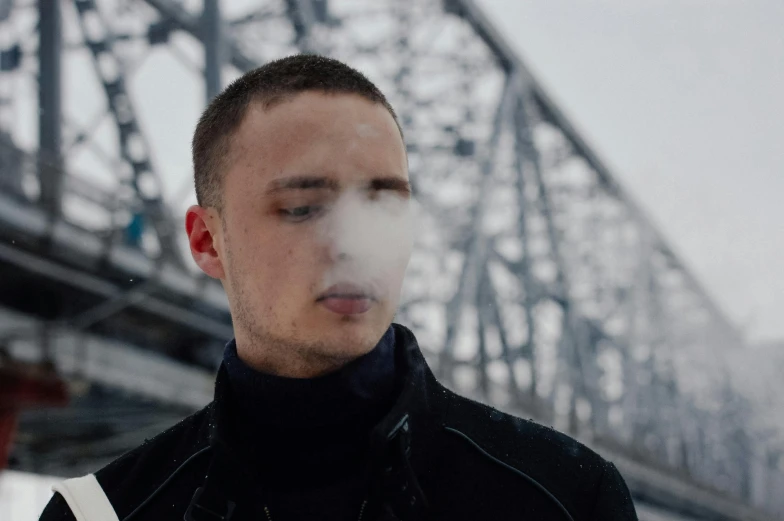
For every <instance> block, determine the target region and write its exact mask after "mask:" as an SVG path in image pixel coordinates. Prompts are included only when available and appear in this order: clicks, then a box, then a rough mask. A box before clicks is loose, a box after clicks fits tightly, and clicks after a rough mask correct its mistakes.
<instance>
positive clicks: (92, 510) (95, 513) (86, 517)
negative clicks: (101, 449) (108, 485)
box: [52, 474, 120, 521]
mask: <svg viewBox="0 0 784 521" xmlns="http://www.w3.org/2000/svg"><path fill="white" fill-rule="evenodd" d="M52 490H53V491H55V492H59V493H60V495H62V496H63V498H64V499H65V501H66V502H67V503H68V506H69V507H71V512H73V515H74V517H76V521H120V520H119V518H118V517H117V514H116V513H115V512H114V507H112V504H111V503H110V502H109V498H107V497H106V494H105V493H104V491H103V489H102V488H101V485H100V483H98V480H97V479H95V474H87V475H86V476H82V477H81V478H73V479H66V480H65V481H61V482H60V483H57V484H55V485H53V486H52Z"/></svg>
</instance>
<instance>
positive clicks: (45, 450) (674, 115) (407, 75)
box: [0, 0, 784, 521]
mask: <svg viewBox="0 0 784 521" xmlns="http://www.w3.org/2000/svg"><path fill="white" fill-rule="evenodd" d="M782 27H784V4H782V3H781V2H779V1H778V0H767V1H766V0H750V1H747V2H740V1H737V0H711V1H708V0H640V1H636V2H628V1H625V0H624V1H622V0H591V1H585V2H574V1H567V0H528V1H524V0H520V1H515V0H506V1H503V0H373V1H370V0H203V1H190V0H187V1H185V0H61V1H59V2H58V1H56V0H38V1H37V2H35V1H31V0H0V468H4V470H0V519H2V520H6V519H12V520H14V521H16V520H17V519H19V520H21V519H37V516H38V514H39V513H40V511H41V509H42V508H43V506H44V505H45V504H46V502H47V501H48V498H49V497H50V495H51V492H50V491H49V486H50V484H51V483H53V482H54V481H57V480H58V479H62V478H64V477H73V476H77V475H81V474H84V473H88V472H93V471H95V470H97V469H98V468H100V467H101V466H103V465H105V464H106V463H108V462H109V461H111V460H113V459H114V458H116V457H118V456H119V455H121V454H122V453H124V452H125V451H127V450H129V449H131V448H133V447H135V446H137V445H138V444H140V443H142V442H143V441H144V440H145V439H147V438H150V437H152V436H154V435H155V434H157V433H159V432H161V431H162V430H164V429H165V428H166V427H168V426H170V425H172V424H174V423H176V422H177V421H178V420H179V419H181V418H183V417H184V416H186V415H188V414H190V413H192V412H194V411H195V410H197V409H198V408H201V407H202V406H204V405H205V404H206V403H208V402H209V401H210V400H211V398H212V386H213V381H214V380H213V379H214V374H215V370H216V368H217V365H218V363H219V362H220V359H221V356H222V350H223V346H224V344H225V343H226V342H227V341H228V340H229V339H230V338H231V337H232V328H231V321H230V317H229V313H228V307H227V303H226V300H225V296H224V295H223V292H222V289H221V287H220V284H218V283H217V282H216V281H214V280H211V279H209V278H207V277H206V276H204V275H203V274H202V273H200V272H199V271H198V269H197V268H196V267H195V265H194V264H193V262H192V260H191V259H190V256H189V255H188V254H187V243H186V238H185V233H184V229H183V216H184V210H185V208H186V207H187V206H188V205H190V204H192V203H194V202H195V195H194V193H193V182H192V169H191V163H190V138H191V135H192V132H193V129H194V127H195V124H196V121H197V119H198V117H199V114H200V111H201V110H202V109H203V108H204V106H205V104H206V103H207V101H208V100H209V99H210V98H211V97H212V96H214V95H215V94H216V93H217V92H219V91H220V90H221V89H222V88H223V87H225V86H226V85H227V84H228V83H229V82H230V81H231V80H232V79H234V78H236V77H238V76H239V75H240V74H242V73H243V72H244V71H247V70H250V69H252V68H254V67H256V66H259V65H261V64H263V63H265V62H266V61H269V60H271V59H274V58H278V57H282V56H285V55H289V54H293V53H296V52H317V53H321V54H325V55H329V56H332V57H335V58H338V59H341V60H344V61H345V62H347V63H348V64H349V65H351V66H354V67H356V68H358V69H359V70H361V71H362V72H364V73H365V74H366V75H367V76H368V77H369V78H370V79H371V80H372V81H374V82H375V83H376V84H377V85H378V86H379V87H380V88H381V89H382V91H384V92H385V94H386V95H387V96H388V97H389V98H390V101H391V102H392V104H393V106H394V107H395V109H396V111H397V112H398V114H399V115H400V118H401V123H402V125H403V128H404V131H405V133H406V137H407V141H408V143H407V146H408V152H409V157H410V167H411V179H412V184H413V185H414V190H415V198H416V199H417V201H418V202H419V204H420V205H421V208H422V209H423V210H424V212H422V215H423V217H422V219H423V222H422V223H421V227H420V233H419V236H418V237H417V242H416V247H415V254H414V256H413V258H412V261H411V264H410V266H409V270H408V273H407V278H406V283H405V286H404V295H403V301H402V304H401V308H400V311H399V313H398V316H397V317H396V322H399V323H402V324H404V325H407V326H408V327H410V328H412V329H413V330H414V332H415V333H416V335H417V338H418V339H419V343H420V345H421V346H422V348H423V351H424V353H425V356H426V358H427V360H428V363H429V364H430V366H431V368H433V370H434V372H435V373H436V376H437V377H438V378H439V379H440V380H441V381H442V382H443V383H444V384H445V385H447V386H448V387H450V388H453V389H455V390H456V391H458V392H460V393H461V394H464V395H466V396H470V397H472V398H474V399H477V400H480V401H483V402H486V403H489V404H492V405H493V406H495V407H497V408H499V409H501V410H504V411H508V412H511V413H513V414H516V415H519V416H522V417H526V418H533V419H535V420H536V421H539V422H541V423H544V424H546V425H552V426H554V427H555V428H557V429H559V430H562V431H564V432H567V433H569V434H571V435H572V436H575V437H577V438H578V439H580V440H581V441H583V442H585V443H587V444H588V445H589V446H591V447H592V448H593V449H594V450H596V451H598V452H599V453H600V454H602V455H604V456H605V457H607V458H608V459H610V460H612V461H613V462H615V464H616V465H617V466H618V468H619V469H620V471H621V473H622V474H623V476H624V478H625V479H626V480H627V483H628V484H629V487H630V489H631V491H632V494H633V497H634V499H635V502H636V504H637V507H638V513H639V516H640V519H641V520H643V521H645V520H648V521H660V520H697V519H700V520H701V519H710V520H730V519H732V520H734V519H750V520H773V519H781V518H782V517H783V516H784V494H782V492H784V384H782V383H781V376H782V375H783V374H784V321H783V320H781V318H780V315H781V314H782V313H784V276H782V275H781V268H780V265H781V262H780V257H781V256H782V254H784V205H782V204H781V198H782V196H784V175H783V174H784V172H782V166H784V147H782V146H781V144H780V143H781V141H782V139H784V125H782V121H784V101H783V100H782V96H781V93H782V92H784V31H782V30H781V28H782Z"/></svg>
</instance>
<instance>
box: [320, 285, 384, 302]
mask: <svg viewBox="0 0 784 521" xmlns="http://www.w3.org/2000/svg"><path fill="white" fill-rule="evenodd" d="M327 298H344V299H362V298H366V299H372V298H373V295H372V293H371V292H370V291H368V290H366V289H364V288H362V287H361V286H359V285H357V284H351V283H340V284H335V285H333V286H330V288H329V289H328V290H327V291H325V292H324V293H322V294H321V296H320V297H319V298H318V300H324V299H327Z"/></svg>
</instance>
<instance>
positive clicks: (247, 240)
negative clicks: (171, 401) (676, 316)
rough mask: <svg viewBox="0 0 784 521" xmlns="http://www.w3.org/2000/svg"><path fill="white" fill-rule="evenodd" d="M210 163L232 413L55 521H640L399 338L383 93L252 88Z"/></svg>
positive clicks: (402, 164)
mask: <svg viewBox="0 0 784 521" xmlns="http://www.w3.org/2000/svg"><path fill="white" fill-rule="evenodd" d="M193 161H194V170H195V180H196V192H197V198H198V203H199V204H198V205H197V206H192V207H191V208H189V209H188V211H187V216H186V229H187V232H188V237H189V241H190V248H191V253H192V254H193V258H194V259H195V261H196V263H197V264H198V265H199V266H200V267H201V269H202V270H204V272H205V273H207V274H208V275H209V276H211V277H215V278H217V279H220V280H221V282H222V283H223V286H224V288H225V290H226V294H227V296H228V299H229V304H230V309H231V315H232V318H233V320H234V332H235V339H234V340H232V341H231V342H230V343H229V344H228V345H227V346H226V350H225V353H224V360H223V364H222V365H221V367H220V370H219V372H218V376H217V380H216V386H215V399H214V401H213V402H212V403H210V404H209V405H208V406H207V407H205V408H204V409H202V410H201V411H199V412H198V413H196V414H194V415H193V416H190V417H188V418H186V419H185V420H183V421H182V422H181V423H179V424H178V425H176V426H174V427H172V428H171V429H169V430H168V431H166V432H164V433H162V434H160V435H158V436H157V437H155V438H154V439H152V440H150V441H148V442H146V443H145V444H144V445H142V446H140V447H138V448H137V449H135V450H133V451H131V452H129V453H127V454H125V455H124V456H122V457H121V458H119V459H118V460H116V461H114V462H113V463H111V464H109V465H108V466H106V467H104V468H103V469H101V470H99V471H97V472H96V474H95V478H92V477H91V476H88V477H86V478H78V480H76V481H72V482H66V484H65V485H62V486H59V487H57V490H58V491H59V493H58V494H56V495H55V497H54V498H53V499H52V501H51V502H50V504H49V505H48V506H47V508H46V510H45V511H44V513H43V516H42V517H41V519H42V520H44V521H51V520H56V519H58V520H59V519H74V517H73V516H72V514H71V512H70V510H82V511H86V510H88V509H93V510H96V511H99V510H100V514H96V515H104V516H105V515H108V516H111V513H114V514H116V516H117V519H122V520H124V521H128V520H141V519H156V520H157V519H172V520H174V519H186V520H198V521H201V520H220V519H223V520H229V519H230V520H232V521H245V520H254V521H260V520H264V521H295V520H331V521H344V520H345V521H351V520H358V521H378V520H402V521H415V520H444V521H447V520H448V521H456V520H471V521H476V520H501V519H520V520H523V519H531V520H559V521H561V520H564V521H566V520H574V521H578V520H585V521H589V520H590V521H606V520H633V519H636V516H635V513H634V507H633V505H632V502H631V498H630V495H629V491H628V489H627V487H626V485H625V483H624V481H623V479H622V478H621V476H620V475H619V473H618V471H617V470H616V469H615V467H614V466H613V465H612V464H611V463H609V462H607V461H605V460H603V459H602V458H601V457H599V456H598V455H597V454H595V453H594V452H592V451H591V450H589V449H587V448H586V447H584V446H583V445H580V444H579V443H578V442H576V441H574V440H573V439H571V438H569V437H567V436H565V435H563V434H560V433H558V432H556V431H554V430H552V429H549V428H546V427H543V426H540V425H537V424H535V423H533V422H530V421H526V420H523V419H520V418H516V417H513V416H510V415H506V414H502V413H500V412H499V411H497V410H495V409H493V408H491V407H488V406H485V405H481V404H479V403H477V402H474V401H471V400H468V399H466V398H463V397H461V396H458V395H456V394H454V393H452V392H450V391H449V390H447V389H446V388H444V387H442V386H441V385H440V384H439V383H438V382H437V381H436V380H435V378H434V377H433V374H432V373H431V371H430V369H429V368H428V366H427V364H426V363H425V360H424V358H423V357H422V353H421V352H420V349H419V346H418V345H417V342H416V339H415V338H414V335H413V334H412V333H411V331H409V330H408V329H406V328H405V327H403V326H400V325H398V324H391V322H392V319H393V317H394V314H395V312H396V308H397V305H398V301H399V297H400V289H401V286H402V282H403V277H404V273H405V270H406V266H407V264H408V259H409V256H410V254H411V244H412V240H411V234H412V217H411V208H410V195H411V193H410V184H409V180H408V167H407V158H406V151H405V146H404V143H403V139H402V132H401V130H400V127H399V124H398V121H397V118H396V116H395V113H394V111H393V110H392V108H391V107H390V105H389V103H388V102H387V101H386V99H385V98H384V96H383V95H382V94H381V92H380V91H379V90H378V89H377V88H376V87H375V86H374V85H373V84H372V83H371V82H370V81H368V80H367V78H365V77H364V76H363V75H361V74H360V73H359V72H357V71H355V70H353V69H351V68H350V67H348V66H346V65H344V64H342V63H340V62H338V61H336V60H332V59H328V58H324V57H319V56H312V55H311V56H303V55H300V56H292V57H289V58H284V59H282V60H278V61H274V62H271V63H269V64H267V65H265V66H263V67H261V68H259V69H257V70H254V71H251V72H249V73H247V74H246V75H245V76H243V77H241V78H240V79H238V80H237V81H235V82H234V83H232V85H230V86H229V87H228V88H227V89H226V90H225V91H224V92H223V93H222V94H220V95H219V96H217V97H216V98H215V99H214V100H213V101H212V103H211V104H210V106H209V107H208V108H207V109H206V110H205V112H204V114H203V115H202V117H201V120H200V121H199V123H198V126H197V128H196V132H195V135H194V139H193ZM79 480H81V481H79ZM63 497H65V498H66V499H63ZM66 500H67V501H66ZM69 505H70V508H69ZM84 518H85V519H86V518H87V516H85V517H84ZM109 518H110V517H109ZM107 519H108V518H107Z"/></svg>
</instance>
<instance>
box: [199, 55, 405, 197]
mask: <svg viewBox="0 0 784 521" xmlns="http://www.w3.org/2000/svg"><path fill="white" fill-rule="evenodd" d="M304 91H318V92H324V93H329V94H357V95H359V96H362V97H363V98H365V99H367V100H369V101H372V102H373V103H380V104H381V105H383V106H384V108H386V109H387V110H388V111H389V113H390V114H391V115H392V118H393V119H394V120H395V124H396V125H397V127H398V130H400V136H401V137H402V136H403V131H402V130H401V128H400V123H399V122H398V119H397V115H396V114H395V111H394V110H393V109H392V106H391V105H390V104H389V102H388V101H387V99H386V97H385V96H384V95H383V94H382V93H381V91H380V90H379V89H378V87H376V86H375V85H374V84H373V83H372V82H371V81H370V80H368V79H367V78H366V77H365V76H364V75H363V74H362V73H361V72H359V71H357V70H355V69H352V68H351V67H349V66H348V65H346V64H345V63H342V62H340V61H338V60H335V59H332V58H327V57H324V56H319V55H315V54H298V55H294V56H288V57H286V58H281V59H279V60H275V61H272V62H269V63H267V64H265V65H263V66H261V67H259V68H257V69H254V70H252V71H250V72H247V73H245V74H243V75H242V76H241V77H240V78H237V79H236V80H235V81H233V82H232V83H231V85H229V86H228V87H226V89H225V90H224V91H223V92H221V93H220V94H218V95H217V96H215V98H213V100H212V101H211V102H210V104H209V105H208V106H207V108H206V109H205V110H204V112H203V113H202V115H201V118H199V123H198V124H197V125H196V131H195V132H194V134H193V142H192V144H191V151H192V154H193V177H194V184H195V185H196V200H197V201H198V203H199V206H202V207H205V208H206V207H210V206H211V207H214V208H215V209H217V210H218V212H222V210H223V173H224V171H225V169H226V167H227V159H228V155H229V151H230V148H231V139H232V137H233V136H234V134H235V133H236V131H237V129H239V127H240V125H241V124H242V121H243V119H244V118H245V114H246V113H247V111H248V106H249V105H250V103H251V101H253V102H256V103H261V104H262V106H263V107H264V108H265V109H268V108H270V107H272V106H274V105H276V104H278V103H282V102H284V101H287V100H289V99H291V98H293V97H294V96H295V95H297V94H299V93H301V92H304Z"/></svg>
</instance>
